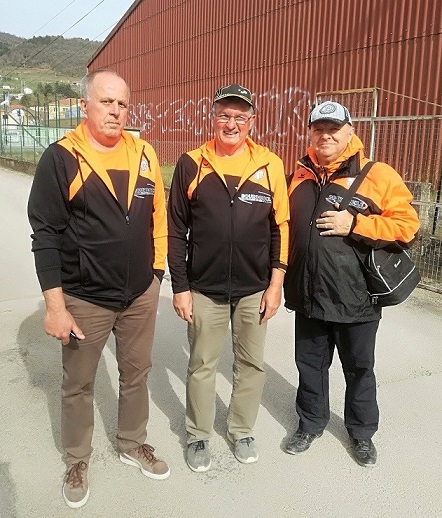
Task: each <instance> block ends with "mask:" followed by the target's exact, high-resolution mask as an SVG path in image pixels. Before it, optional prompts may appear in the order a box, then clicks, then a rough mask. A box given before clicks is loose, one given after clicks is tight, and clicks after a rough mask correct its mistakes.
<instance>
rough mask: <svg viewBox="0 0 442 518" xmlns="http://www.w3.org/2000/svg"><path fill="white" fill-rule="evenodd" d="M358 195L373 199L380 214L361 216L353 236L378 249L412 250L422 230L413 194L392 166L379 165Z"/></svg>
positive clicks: (357, 219)
mask: <svg viewBox="0 0 442 518" xmlns="http://www.w3.org/2000/svg"><path fill="white" fill-rule="evenodd" d="M358 193H360V194H361V195H363V196H366V197H367V198H369V199H371V200H372V201H373V202H374V204H375V205H376V206H377V208H378V209H379V214H369V215H364V214H357V215H356V220H355V224H354V227H353V229H352V233H351V237H352V238H353V239H355V240H356V241H359V242H364V243H366V244H368V245H370V246H373V247H375V248H385V247H389V246H394V247H396V248H409V247H410V246H411V245H412V243H413V241H414V239H415V236H416V233H417V231H418V230H419V218H418V216H417V213H416V211H415V210H414V208H413V207H412V206H411V201H412V198H413V196H412V194H411V192H410V191H409V190H408V188H407V186H406V185H405V184H404V182H403V180H402V178H401V177H400V175H399V174H398V173H397V172H396V171H395V170H394V169H393V168H392V167H390V166H389V165H387V164H384V163H381V162H376V164H375V165H374V166H373V168H372V169H371V171H370V172H369V173H368V175H367V177H366V179H365V180H364V181H363V182H362V184H361V186H360V187H359V189H358Z"/></svg>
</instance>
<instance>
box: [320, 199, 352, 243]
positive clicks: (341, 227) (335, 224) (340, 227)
mask: <svg viewBox="0 0 442 518" xmlns="http://www.w3.org/2000/svg"><path fill="white" fill-rule="evenodd" d="M334 207H335V208H336V209H339V204H338V203H335V205H334ZM353 220H354V216H353V214H350V212H348V210H341V211H334V210H327V211H325V212H323V213H322V214H321V216H320V217H319V218H318V219H317V220H316V228H319V229H324V230H323V231H322V232H320V233H319V235H320V236H348V234H350V231H351V227H352V225H353Z"/></svg>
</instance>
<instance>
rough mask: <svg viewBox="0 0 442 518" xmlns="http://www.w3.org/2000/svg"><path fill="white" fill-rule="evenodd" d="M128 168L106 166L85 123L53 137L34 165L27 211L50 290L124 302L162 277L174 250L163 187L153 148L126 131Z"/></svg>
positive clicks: (41, 276) (41, 274) (98, 301)
mask: <svg viewBox="0 0 442 518" xmlns="http://www.w3.org/2000/svg"><path fill="white" fill-rule="evenodd" d="M122 140H123V143H122V144H121V148H120V149H121V152H122V153H127V160H125V161H124V163H128V164H129V170H123V171H121V170H119V171H116V170H111V169H108V170H106V169H105V168H104V167H103V165H102V164H101V162H100V160H99V156H98V155H95V154H94V152H93V150H91V147H90V145H89V143H88V139H87V137H86V135H85V132H84V123H82V124H81V125H80V126H78V127H77V129H76V130H75V131H73V132H70V133H68V134H67V135H66V136H65V137H63V138H62V139H61V140H59V141H58V142H56V143H54V144H51V145H50V146H49V147H48V148H47V149H46V151H45V152H44V153H43V155H42V157H41V159H40V161H39V163H38V166H37V170H36V173H35V178H34V182H33V185H32V189H31V193H30V197H29V203H28V215H29V221H30V223H31V226H32V229H33V234H32V236H31V237H32V251H33V252H34V257H35V265H36V270H37V276H38V279H39V281H40V285H41V288H42V290H43V291H45V290H48V289H50V288H55V287H62V289H63V291H64V292H65V293H68V294H70V295H73V296H75V297H78V298H80V299H83V300H87V301H89V302H92V303H96V304H102V305H109V306H114V307H125V306H126V305H128V304H129V303H130V302H131V301H132V300H134V299H135V298H136V297H137V296H139V295H141V294H142V293H143V292H144V291H145V290H146V289H147V288H148V287H149V285H150V283H151V282H152V279H153V275H154V272H155V274H156V275H157V276H158V277H159V278H160V279H161V277H162V275H163V273H164V268H165V256H166V251H167V226H166V213H165V197H164V187H163V182H162V178H161V173H160V169H159V165H158V161H157V158H156V155H155V152H154V150H153V148H152V147H151V146H150V145H149V144H148V143H147V142H145V141H143V140H140V139H138V138H135V137H133V136H132V135H131V134H129V133H127V132H123V134H122Z"/></svg>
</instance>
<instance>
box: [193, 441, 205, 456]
mask: <svg viewBox="0 0 442 518" xmlns="http://www.w3.org/2000/svg"><path fill="white" fill-rule="evenodd" d="M205 449H206V445H205V444H204V441H196V442H195V443H194V444H193V451H194V452H195V453H196V452H197V451H198V450H205Z"/></svg>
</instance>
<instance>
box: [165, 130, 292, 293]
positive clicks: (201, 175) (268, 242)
mask: <svg viewBox="0 0 442 518" xmlns="http://www.w3.org/2000/svg"><path fill="white" fill-rule="evenodd" d="M247 145H248V147H249V151H250V155H251V160H250V162H249V165H248V166H247V167H246V169H245V171H244V172H243V174H242V176H241V179H240V181H239V184H238V186H237V189H236V190H235V192H234V194H233V195H231V194H230V192H229V189H228V185H227V182H226V179H225V177H224V175H222V174H219V173H218V172H217V171H216V169H215V167H214V166H213V163H214V161H215V159H214V156H215V149H214V141H213V140H212V141H210V142H207V143H206V144H204V145H203V146H202V147H200V148H198V149H195V150H193V151H190V152H189V153H186V154H184V155H182V156H181V157H180V159H179V160H178V163H177V165H176V168H175V172H174V175H173V179H172V184H171V188H170V194H169V204H168V210H167V213H168V214H167V215H168V229H169V244H168V249H169V255H168V263H169V268H170V273H171V278H172V289H173V292H174V293H181V292H183V291H187V290H189V289H190V288H192V289H194V290H196V291H199V292H201V293H203V294H204V295H206V296H208V297H211V298H213V299H215V300H220V301H224V302H229V301H233V300H237V299H238V298H241V297H244V296H247V295H251V294H253V293H257V292H258V291H261V290H265V289H267V287H268V285H269V280H270V275H271V269H272V268H279V269H282V270H284V271H285V269H286V266H287V254H288V218H289V209H288V197H287V185H286V180H285V175H284V167H283V164H282V161H281V159H280V158H279V157H277V156H276V155H275V154H274V153H272V152H270V151H269V150H268V149H267V148H265V147H264V146H260V145H258V144H255V143H254V142H253V141H252V140H251V139H249V138H248V139H247Z"/></svg>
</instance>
